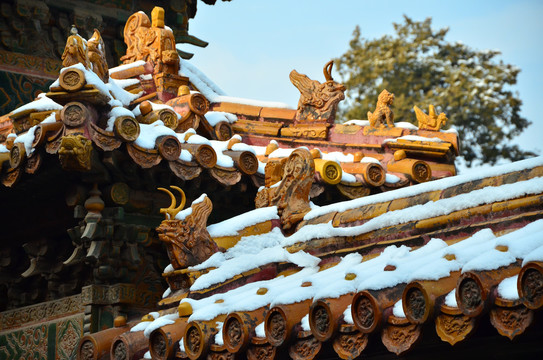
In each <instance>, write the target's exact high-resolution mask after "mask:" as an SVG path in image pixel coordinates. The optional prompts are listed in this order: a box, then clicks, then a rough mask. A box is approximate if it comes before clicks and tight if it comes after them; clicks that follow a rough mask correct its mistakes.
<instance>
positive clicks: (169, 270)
mask: <svg viewBox="0 0 543 360" xmlns="http://www.w3.org/2000/svg"><path fill="white" fill-rule="evenodd" d="M173 270H174V269H173V266H172V264H168V266H166V267H165V268H164V271H163V273H165V274H167V273H171V272H173Z"/></svg>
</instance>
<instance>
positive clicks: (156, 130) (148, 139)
mask: <svg viewBox="0 0 543 360" xmlns="http://www.w3.org/2000/svg"><path fill="white" fill-rule="evenodd" d="M164 135H172V136H176V132H175V131H173V130H172V129H170V128H169V127H167V126H165V125H164V123H163V122H162V121H161V120H157V121H155V122H154V123H152V124H140V134H139V135H138V138H137V139H136V141H134V143H135V144H136V145H138V146H139V147H142V148H144V149H154V148H155V143H156V139H157V138H158V137H159V136H164Z"/></svg>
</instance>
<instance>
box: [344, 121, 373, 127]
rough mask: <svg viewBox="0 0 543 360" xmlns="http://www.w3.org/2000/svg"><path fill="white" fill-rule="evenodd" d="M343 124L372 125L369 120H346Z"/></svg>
mask: <svg viewBox="0 0 543 360" xmlns="http://www.w3.org/2000/svg"><path fill="white" fill-rule="evenodd" d="M343 125H358V126H370V122H369V120H349V121H346V122H344V123H343Z"/></svg>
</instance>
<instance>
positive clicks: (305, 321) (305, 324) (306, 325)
mask: <svg viewBox="0 0 543 360" xmlns="http://www.w3.org/2000/svg"><path fill="white" fill-rule="evenodd" d="M300 324H301V326H302V330H303V331H311V326H309V314H307V315H306V316H304V317H303V318H302V320H301V321H300Z"/></svg>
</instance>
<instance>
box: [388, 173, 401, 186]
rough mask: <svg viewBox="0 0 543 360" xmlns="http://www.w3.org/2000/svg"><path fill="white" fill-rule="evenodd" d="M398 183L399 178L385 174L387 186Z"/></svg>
mask: <svg viewBox="0 0 543 360" xmlns="http://www.w3.org/2000/svg"><path fill="white" fill-rule="evenodd" d="M398 181H400V178H399V177H398V176H396V175H393V174H388V173H387V174H386V177H385V182H386V183H389V184H396V183H397V182H398Z"/></svg>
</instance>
